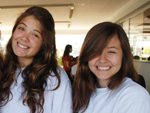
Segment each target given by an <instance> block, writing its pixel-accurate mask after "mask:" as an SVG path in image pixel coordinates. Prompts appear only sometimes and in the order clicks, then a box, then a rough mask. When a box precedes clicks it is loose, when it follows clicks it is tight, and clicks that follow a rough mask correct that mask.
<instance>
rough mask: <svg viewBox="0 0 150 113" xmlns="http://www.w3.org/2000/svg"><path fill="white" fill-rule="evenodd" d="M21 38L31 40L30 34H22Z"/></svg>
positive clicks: (25, 40)
mask: <svg viewBox="0 0 150 113" xmlns="http://www.w3.org/2000/svg"><path fill="white" fill-rule="evenodd" d="M21 40H22V41H24V42H29V34H25V33H24V34H23V35H22V36H21Z"/></svg>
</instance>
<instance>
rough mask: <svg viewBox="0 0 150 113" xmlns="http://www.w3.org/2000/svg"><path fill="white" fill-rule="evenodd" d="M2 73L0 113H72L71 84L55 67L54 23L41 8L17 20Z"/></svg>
mask: <svg viewBox="0 0 150 113" xmlns="http://www.w3.org/2000/svg"><path fill="white" fill-rule="evenodd" d="M3 69H4V70H3V72H2V77H1V79H0V86H1V87H0V112H1V113H72V108H71V107H72V98H71V84H70V81H69V79H68V77H67V74H66V73H65V71H64V70H63V69H62V68H61V67H59V66H58V65H57V61H56V46H55V29H54V20H53V17H52V15H51V14H50V13H49V12H48V10H46V9H45V8H42V7H37V6H33V7H30V8H28V9H27V10H26V11H25V12H23V13H22V14H21V15H20V16H19V17H18V18H17V20H16V23H15V25H14V27H13V30H12V36H11V38H10V40H9V42H8V44H7V47H6V55H5V59H4V66H3Z"/></svg>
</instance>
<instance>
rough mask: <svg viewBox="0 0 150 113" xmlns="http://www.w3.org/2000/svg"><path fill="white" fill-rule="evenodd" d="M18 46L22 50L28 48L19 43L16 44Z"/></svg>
mask: <svg viewBox="0 0 150 113" xmlns="http://www.w3.org/2000/svg"><path fill="white" fill-rule="evenodd" d="M18 46H19V47H20V48H23V49H27V48H28V47H27V46H24V45H22V44H20V43H18Z"/></svg>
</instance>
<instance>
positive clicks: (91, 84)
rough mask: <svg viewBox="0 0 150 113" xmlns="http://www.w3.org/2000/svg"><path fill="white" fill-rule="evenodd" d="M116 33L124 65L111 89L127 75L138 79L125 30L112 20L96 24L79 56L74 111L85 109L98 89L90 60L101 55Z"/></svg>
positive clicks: (112, 78) (75, 81)
mask: <svg viewBox="0 0 150 113" xmlns="http://www.w3.org/2000/svg"><path fill="white" fill-rule="evenodd" d="M114 35H117V36H118V38H119V40H120V44H121V48H122V51H123V58H122V66H121V68H120V70H119V71H118V72H117V73H116V74H115V75H114V76H112V77H111V78H110V81H109V84H108V88H109V89H111V90H114V89H116V88H117V87H118V86H119V85H120V84H121V83H122V81H123V79H124V78H125V77H130V78H132V79H133V80H134V81H136V80H137V73H136V71H135V69H134V67H133V63H132V55H131V51H130V45H129V41H128V38H127V36H126V34H125V32H124V30H123V29H122V28H121V27H120V26H119V25H117V24H115V23H111V22H103V23H99V24H97V25H95V26H94V27H92V28H91V29H90V30H89V32H88V33H87V35H86V37H85V39H84V42H83V45H82V48H81V52H80V55H79V58H78V67H77V72H76V75H75V80H74V84H73V112H74V113H77V112H79V111H80V110H81V109H82V110H83V111H85V110H86V109H87V107H88V104H89V100H90V97H91V94H92V93H93V92H95V91H96V90H95V85H96V83H97V81H96V77H95V75H94V74H93V73H92V72H91V71H90V69H89V67H88V61H89V60H91V59H93V58H95V57H96V56H98V55H100V54H101V53H102V51H103V49H104V48H105V47H106V46H107V44H108V43H109V41H110V39H111V38H112V37H113V36H114ZM95 48H96V49H95ZM97 48H98V49H97Z"/></svg>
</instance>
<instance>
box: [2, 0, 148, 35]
mask: <svg viewBox="0 0 150 113" xmlns="http://www.w3.org/2000/svg"><path fill="white" fill-rule="evenodd" d="M149 2H150V0H0V8H1V9H0V30H1V32H2V35H6V34H11V30H12V27H13V25H14V22H15V20H16V18H17V17H18V16H19V14H20V13H21V12H23V11H24V10H25V9H26V8H28V7H29V6H33V5H37V6H46V7H45V8H47V9H48V10H49V12H50V13H51V14H52V15H53V18H54V20H55V22H56V24H55V29H56V33H57V34H85V33H87V31H88V30H89V29H90V28H91V27H92V26H94V25H95V24H97V23H99V22H103V21H112V22H121V21H123V20H125V19H126V18H128V16H131V14H134V15H135V10H139V11H143V10H144V9H143V7H144V5H146V4H150V3H149ZM71 7H74V9H73V13H72V17H71V18H69V14H70V10H71V9H70V8H71ZM147 7H149V6H147ZM144 8H146V7H144ZM68 26H70V27H68Z"/></svg>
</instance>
